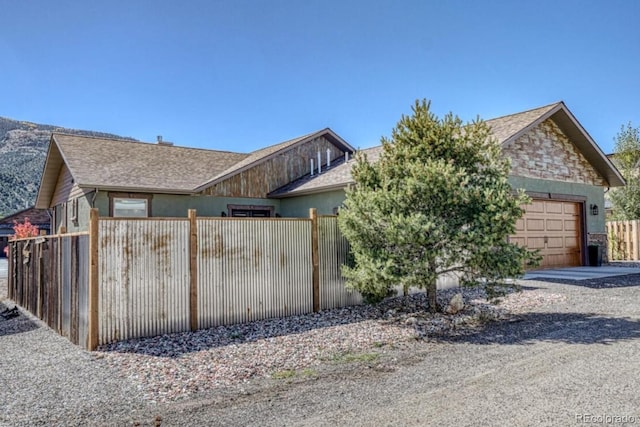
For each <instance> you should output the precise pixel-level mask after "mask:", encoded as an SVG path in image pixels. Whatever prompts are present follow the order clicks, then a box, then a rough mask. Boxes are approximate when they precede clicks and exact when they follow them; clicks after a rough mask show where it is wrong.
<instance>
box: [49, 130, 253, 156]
mask: <svg viewBox="0 0 640 427" xmlns="http://www.w3.org/2000/svg"><path fill="white" fill-rule="evenodd" d="M54 135H62V136H70V137H73V138H88V139H101V140H107V141H117V142H127V143H132V144H141V145H145V146H152V147H164V148H166V149H175V148H177V149H181V150H189V151H192V150H197V151H207V152H212V151H214V152H216V153H231V154H245V155H248V154H249V153H239V152H236V151H229V150H213V149H211V148H202V147H185V146H183V145H175V144H173V143H172V145H167V144H158V143H157V142H147V141H139V140H137V139H133V138H131V139H129V137H122V138H114V137H101V136H92V135H81V134H73V133H66V132H51V136H52V137H53V136H54Z"/></svg>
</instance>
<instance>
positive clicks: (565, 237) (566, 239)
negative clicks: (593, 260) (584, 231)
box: [510, 200, 582, 268]
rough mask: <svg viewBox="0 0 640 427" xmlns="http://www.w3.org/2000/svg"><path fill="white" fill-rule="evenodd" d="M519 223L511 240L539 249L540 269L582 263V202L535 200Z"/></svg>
mask: <svg viewBox="0 0 640 427" xmlns="http://www.w3.org/2000/svg"><path fill="white" fill-rule="evenodd" d="M525 211H526V212H525V214H524V216H523V217H522V218H520V219H519V220H518V222H517V223H516V234H515V235H514V236H511V239H510V240H511V241H512V242H514V243H517V244H519V245H521V246H526V247H528V248H529V249H539V250H540V255H542V261H541V264H540V267H541V268H556V267H573V266H578V265H582V256H581V251H580V248H581V242H582V238H581V228H582V227H581V223H582V221H581V218H580V215H581V212H582V204H581V203H576V202H563V201H558V200H533V202H532V203H531V204H530V205H527V206H525Z"/></svg>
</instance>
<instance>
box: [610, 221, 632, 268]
mask: <svg viewBox="0 0 640 427" xmlns="http://www.w3.org/2000/svg"><path fill="white" fill-rule="evenodd" d="M606 227H607V237H608V240H609V242H608V255H609V259H610V260H612V261H640V247H639V246H638V245H639V244H640V220H635V221H607V225H606Z"/></svg>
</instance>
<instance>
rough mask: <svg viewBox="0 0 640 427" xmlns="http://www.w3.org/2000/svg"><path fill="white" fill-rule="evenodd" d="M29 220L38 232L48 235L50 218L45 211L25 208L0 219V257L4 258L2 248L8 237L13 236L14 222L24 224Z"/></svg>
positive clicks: (5, 244)
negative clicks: (36, 227)
mask: <svg viewBox="0 0 640 427" xmlns="http://www.w3.org/2000/svg"><path fill="white" fill-rule="evenodd" d="M26 218H29V222H30V223H31V224H33V225H36V226H38V228H39V229H40V231H41V232H42V231H44V232H45V233H46V234H49V224H50V222H51V218H49V213H48V212H47V210H46V209H35V208H27V209H24V210H21V211H18V212H15V213H13V214H11V215H9V216H6V217H4V218H1V219H0V257H5V253H4V248H5V247H6V246H7V242H8V241H9V237H10V236H13V234H14V231H13V226H14V224H15V222H24V220H25V219H26Z"/></svg>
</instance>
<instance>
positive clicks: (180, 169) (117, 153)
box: [36, 128, 355, 209]
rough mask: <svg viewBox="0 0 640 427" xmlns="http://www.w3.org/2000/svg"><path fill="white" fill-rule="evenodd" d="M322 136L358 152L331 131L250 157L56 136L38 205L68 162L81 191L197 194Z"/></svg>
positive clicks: (49, 194) (43, 202)
mask: <svg viewBox="0 0 640 427" xmlns="http://www.w3.org/2000/svg"><path fill="white" fill-rule="evenodd" d="M320 137H323V138H326V139H327V140H328V141H329V142H331V143H332V144H333V145H335V146H336V147H338V148H339V149H341V150H342V151H348V152H353V151H355V149H354V148H353V147H352V146H350V145H349V144H348V143H347V142H346V141H344V140H343V139H342V138H341V137H339V136H338V135H337V134H336V133H335V132H333V131H332V130H331V129H329V128H325V129H322V130H319V131H317V132H313V133H310V134H307V135H304V136H301V137H298V138H294V139H290V140H288V141H284V142H281V143H279V144H275V145H271V146H269V147H265V148H262V149H259V150H256V151H254V152H252V153H249V154H244V153H234V152H230V151H217V150H206V149H198V148H187V147H177V146H173V145H164V144H150V143H144V142H137V141H130V140H122V139H112V138H100V137H91V136H80V135H71V134H65V133H53V134H52V135H51V141H50V144H49V151H48V153H47V159H46V162H45V166H44V172H43V174H42V178H41V181H40V188H39V191H38V196H37V199H36V207H38V208H43V209H44V208H48V207H49V205H50V202H51V199H52V197H53V194H54V191H55V188H56V185H57V181H58V176H59V175H60V171H61V168H62V166H63V164H64V165H66V166H67V168H68V169H69V172H70V174H71V176H72V177H73V180H74V184H75V185H77V186H78V187H80V188H87V189H93V188H99V189H102V190H110V191H139V192H148V193H169V194H194V193H198V192H200V191H202V190H203V189H205V188H207V187H209V186H211V185H214V184H216V183H218V182H221V181H223V180H225V179H228V178H230V177H232V176H234V175H236V174H238V173H241V172H242V171H245V170H247V169H249V168H252V167H254V166H256V165H258V164H260V163H262V162H265V161H267V160H269V159H270V158H272V157H274V156H276V155H279V154H281V153H283V152H285V151H287V150H289V149H292V148H294V147H296V146H298V145H301V144H305V143H307V142H309V141H313V140H315V139H316V138H320ZM211 177H213V178H211ZM205 179H207V180H206V181H204V180H205Z"/></svg>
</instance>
